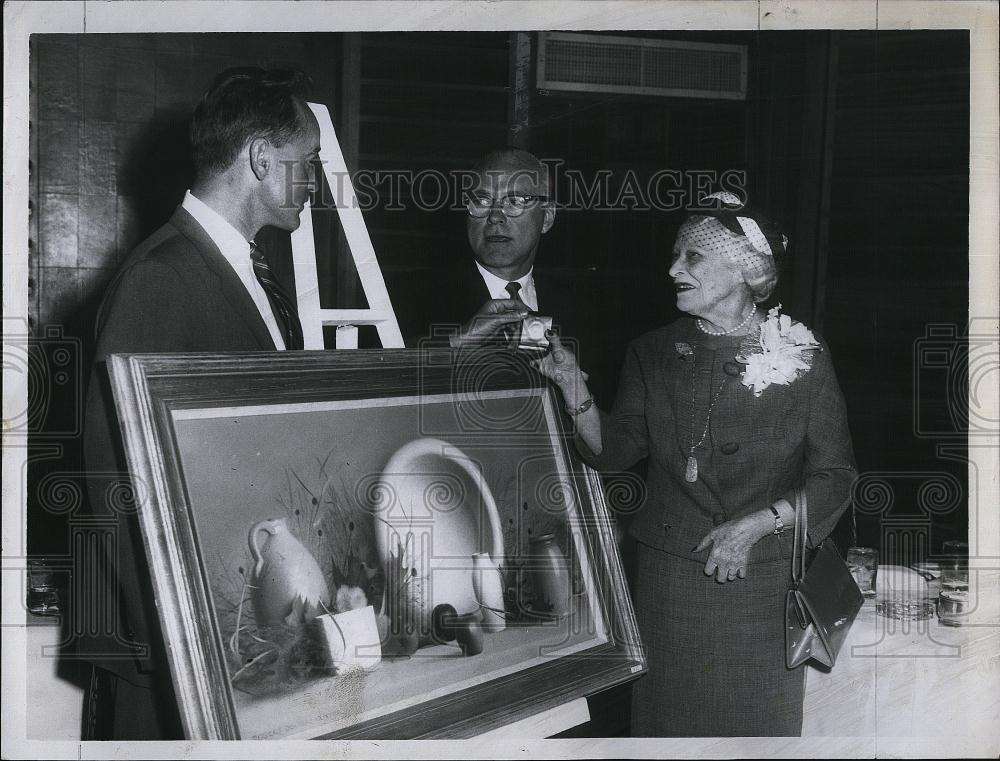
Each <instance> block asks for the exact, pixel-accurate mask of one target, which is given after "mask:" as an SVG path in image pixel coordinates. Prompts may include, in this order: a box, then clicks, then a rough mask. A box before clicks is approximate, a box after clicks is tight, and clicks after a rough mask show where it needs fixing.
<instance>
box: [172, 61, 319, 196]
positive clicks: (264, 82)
mask: <svg viewBox="0 0 1000 761" xmlns="http://www.w3.org/2000/svg"><path fill="white" fill-rule="evenodd" d="M311 84H312V83H311V81H310V79H309V77H308V76H307V75H306V74H305V73H304V72H301V71H296V70H291V69H270V70H267V69H261V68H257V67H247V68H238V69H228V70H227V71H224V72H222V73H221V74H219V75H218V76H217V77H216V78H215V81H214V82H213V83H212V86H211V87H210V88H209V90H208V92H206V93H205V95H204V97H203V98H202V99H201V102H200V103H199V104H198V106H197V107H196V108H195V110H194V116H193V117H192V119H191V126H190V129H189V136H190V139H191V153H192V159H193V160H194V166H195V170H196V171H197V173H198V175H199V176H205V175H212V174H217V173H219V172H222V171H224V170H225V169H227V168H229V167H230V166H231V165H232V163H233V162H234V161H235V160H236V157H237V156H238V155H239V153H240V151H241V150H242V149H243V147H244V146H245V145H247V143H249V142H250V141H251V140H253V139H255V138H258V137H263V138H266V139H267V140H269V141H270V142H271V143H272V144H273V145H275V146H281V145H284V144H285V143H287V142H288V141H289V140H292V139H294V138H295V137H297V136H299V135H301V134H302V133H303V132H304V131H305V120H304V119H303V116H304V112H303V106H302V101H303V100H304V99H305V98H306V95H307V93H308V91H309V87H310V86H311Z"/></svg>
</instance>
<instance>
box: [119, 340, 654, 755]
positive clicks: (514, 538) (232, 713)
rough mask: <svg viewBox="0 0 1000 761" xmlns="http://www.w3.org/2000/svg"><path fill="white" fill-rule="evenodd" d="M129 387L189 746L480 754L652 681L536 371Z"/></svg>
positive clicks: (320, 360)
mask: <svg viewBox="0 0 1000 761" xmlns="http://www.w3.org/2000/svg"><path fill="white" fill-rule="evenodd" d="M109 368H110V372H111V378H112V387H113V389H114V394H115V401H116V405H117V409H118V415H119V419H120V422H121V426H122V431H123V437H124V441H125V447H126V452H127V456H128V462H129V468H130V471H131V474H132V478H133V481H134V482H135V484H136V492H137V494H139V495H141V506H142V509H140V510H139V511H138V516H139V521H140V525H141V529H142V534H143V538H144V542H145V547H146V554H147V558H148V561H149V566H150V571H151V574H150V575H151V577H152V581H153V586H154V590H153V593H154V594H155V596H156V601H157V607H158V610H159V614H160V625H161V627H162V630H163V635H164V640H165V641H166V642H169V643H171V646H170V647H169V648H168V650H169V653H168V658H169V661H170V667H171V674H172V680H173V684H174V690H175V694H176V695H177V700H178V704H179V708H180V713H181V717H182V721H183V723H184V726H185V732H186V734H187V736H188V737H189V738H191V739H227V738H233V739H235V738H241V739H251V738H259V739H267V738H335V737H336V738H369V739H374V738H378V739H393V738H396V739H401V738H437V737H470V736H474V735H476V734H480V733H482V732H484V731H487V730H489V729H493V728H496V727H498V726H502V725H504V724H506V723H509V722H512V721H516V720H518V719H521V718H525V717H527V716H529V715H532V714H534V713H536V712H539V711H542V710H546V709H548V708H553V707H555V706H557V705H559V704H561V703H563V702H565V701H568V700H571V699H574V698H578V697H581V696H585V695H588V694H592V693H594V692H597V691H600V690H602V689H606V688H608V687H611V686H613V685H615V684H619V683H622V682H624V681H627V680H629V679H631V678H634V677H636V676H638V675H639V674H641V673H642V672H643V671H644V670H645V660H644V657H643V653H642V649H641V646H640V642H639V638H638V633H637V630H636V625H635V619H634V615H633V610H632V606H631V602H630V598H629V596H628V593H627V589H626V585H625V581H624V576H623V573H622V568H621V561H620V558H619V555H618V551H617V548H616V545H615V541H614V535H613V528H612V525H611V522H610V519H609V515H608V511H607V508H606V506H605V503H604V497H603V492H602V489H601V485H600V481H599V478H598V476H597V474H596V473H594V472H593V471H592V470H590V469H589V468H587V467H586V466H585V465H583V464H582V463H581V462H580V461H579V460H578V459H577V457H576V455H575V452H574V449H573V444H572V440H571V431H570V430H569V429H568V426H569V425H570V422H571V421H570V419H569V418H567V417H565V415H564V414H563V413H562V412H561V406H560V404H559V402H558V399H557V397H556V395H555V394H554V392H553V391H552V389H551V388H550V387H549V386H548V385H547V383H546V382H545V381H544V380H543V379H542V378H541V377H540V376H538V375H537V374H535V373H534V372H533V370H532V369H531V367H530V364H529V363H528V361H527V359H525V358H524V357H522V355H520V354H518V353H516V352H511V351H507V350H495V349H493V350H481V351H474V352H465V353H456V352H453V351H451V350H447V349H433V350H426V349H422V350H389V351H385V350H370V351H350V352H281V353H266V354H264V353H262V354H237V355H231V354H230V355H192V354H187V355H154V354H146V355H142V354H138V355H114V356H112V357H111V358H110V359H109Z"/></svg>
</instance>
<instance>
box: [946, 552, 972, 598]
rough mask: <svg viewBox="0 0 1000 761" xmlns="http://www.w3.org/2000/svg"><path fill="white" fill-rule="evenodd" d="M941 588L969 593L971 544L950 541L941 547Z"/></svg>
mask: <svg viewBox="0 0 1000 761" xmlns="http://www.w3.org/2000/svg"><path fill="white" fill-rule="evenodd" d="M941 549H942V554H943V555H944V558H943V559H942V560H941V588H942V589H945V590H954V591H957V592H968V591H969V543H968V542H963V541H961V540H960V539H949V540H948V541H947V542H945V543H944V544H943V545H941Z"/></svg>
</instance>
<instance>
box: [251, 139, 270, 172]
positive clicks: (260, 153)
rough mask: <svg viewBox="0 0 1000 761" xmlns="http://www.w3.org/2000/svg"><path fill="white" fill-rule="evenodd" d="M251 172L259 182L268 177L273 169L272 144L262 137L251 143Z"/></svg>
mask: <svg viewBox="0 0 1000 761" xmlns="http://www.w3.org/2000/svg"><path fill="white" fill-rule="evenodd" d="M249 153H250V170H251V171H252V172H253V173H254V176H255V177H256V178H257V179H258V180H263V179H264V178H265V177H267V173H268V171H269V170H270V168H271V144H270V143H269V142H268V141H267V140H266V139H264V138H262V137H257V138H254V139H253V140H251V141H250V150H249Z"/></svg>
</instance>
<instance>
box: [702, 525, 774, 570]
mask: <svg viewBox="0 0 1000 761" xmlns="http://www.w3.org/2000/svg"><path fill="white" fill-rule="evenodd" d="M772 528H773V523H772V522H771V521H770V519H769V517H768V515H767V514H766V513H759V512H758V513H752V514H750V515H747V516H744V517H743V518H737V519H736V520H732V521H726V522H725V523H722V524H720V525H718V526H716V527H715V528H713V529H712V530H711V531H709V532H708V533H707V534H706V535H705V538H704V539H702V540H701V541H700V542H699V543H698V546H697V547H695V548H694V551H695V552H701V551H702V550H704V549H705V548H707V547H708V546H709V545H711V546H712V551H711V552H710V553H709V555H708V562H707V563H705V575H706V576H713V575H714V576H715V580H716V581H717V582H719V583H720V584H725V583H726V582H727V581H736V579H745V578H746V577H747V565H748V562H747V558H748V557H749V555H750V550H751V549H752V548H753V546H754V545H755V544H757V542H759V541H760V540H761V539H762V538H764V537H765V536H767V535H768V534H769V533H771V529H772Z"/></svg>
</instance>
